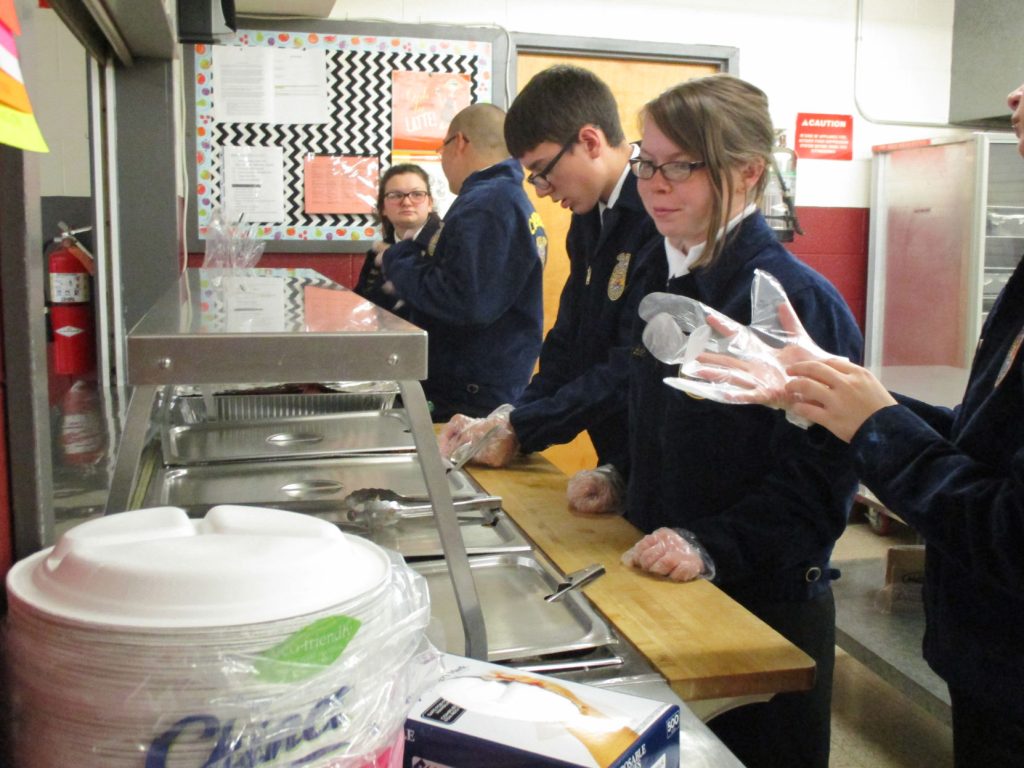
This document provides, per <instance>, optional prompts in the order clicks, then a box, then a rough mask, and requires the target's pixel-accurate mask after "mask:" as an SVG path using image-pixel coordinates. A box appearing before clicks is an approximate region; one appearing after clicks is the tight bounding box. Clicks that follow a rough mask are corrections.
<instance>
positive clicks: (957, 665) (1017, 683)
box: [851, 265, 1024, 719]
mask: <svg viewBox="0 0 1024 768" xmlns="http://www.w3.org/2000/svg"><path fill="white" fill-rule="evenodd" d="M1022 338H1024V265H1021V266H1018V267H1017V269H1016V271H1015V272H1014V274H1013V276H1012V278H1011V279H1010V281H1009V282H1008V283H1007V285H1006V288H1005V289H1004V290H1003V294H1002V296H1001V297H1000V298H999V300H998V301H997V303H996V305H995V306H994V307H993V309H992V312H991V313H990V314H989V318H988V320H987V322H986V324H985V327H984V328H983V331H982V342H981V343H980V345H979V347H978V351H977V353H976V355H975V359H974V364H973V366H972V368H971V375H970V379H969V381H968V384H967V392H966V393H965V395H964V400H963V403H962V404H961V405H959V406H958V407H957V408H956V409H952V410H951V409H948V408H940V407H937V406H931V405H926V404H925V403H921V402H918V401H916V400H912V399H910V398H905V397H900V396H897V398H898V399H899V400H900V402H901V405H895V406H891V407H889V408H883V409H882V410H881V411H878V412H877V413H876V414H874V415H873V416H872V417H871V418H869V419H868V420H867V421H866V422H865V423H864V424H863V425H862V426H861V428H860V429H859V430H858V431H857V434H855V435H854V437H853V440H852V442H851V447H852V449H853V455H854V466H855V467H856V469H857V471H858V472H859V474H860V477H861V480H862V481H863V482H864V484H865V485H867V486H868V487H869V488H870V489H871V490H872V491H873V492H874V493H875V494H876V495H877V496H878V497H879V499H881V500H882V502H883V503H884V504H885V505H886V506H887V507H889V508H890V509H892V510H893V511H894V512H896V513H897V514H899V515H900V516H901V517H903V519H905V520H906V521H907V522H909V523H910V524H911V525H912V526H914V528H916V529H917V530H918V531H919V532H920V533H921V534H922V535H923V536H924V539H925V542H926V545H927V546H926V556H925V587H924V597H925V615H926V617H927V627H926V630H925V636H924V655H925V658H926V659H927V660H928V663H929V664H930V665H931V666H932V668H933V669H934V670H935V671H936V672H937V673H938V674H939V675H940V676H941V677H942V678H943V679H945V680H946V682H948V683H949V685H950V686H951V687H953V688H957V689H960V690H962V691H964V692H966V693H969V694H973V695H975V696H983V697H985V700H986V701H989V702H991V703H992V706H994V707H1009V708H1010V709H1011V711H1013V712H1016V713H1018V716H1019V717H1020V718H1021V719H1024V362H1022V359H1021V355H1020V354H1019V351H1020V347H1021V340H1022Z"/></svg>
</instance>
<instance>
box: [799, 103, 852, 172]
mask: <svg viewBox="0 0 1024 768" xmlns="http://www.w3.org/2000/svg"><path fill="white" fill-rule="evenodd" d="M794 149H795V150H796V155H797V157H799V158H800V159H801V160H804V159H807V160H852V159H853V115H819V114H811V113H809V112H800V113H798V114H797V116H796V143H795V145H794Z"/></svg>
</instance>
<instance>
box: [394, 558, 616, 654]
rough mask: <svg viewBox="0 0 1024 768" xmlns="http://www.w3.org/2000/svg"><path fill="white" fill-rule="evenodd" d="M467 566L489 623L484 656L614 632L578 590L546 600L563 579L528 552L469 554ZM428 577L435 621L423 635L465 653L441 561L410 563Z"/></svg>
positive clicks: (561, 645) (582, 641)
mask: <svg viewBox="0 0 1024 768" xmlns="http://www.w3.org/2000/svg"><path fill="white" fill-rule="evenodd" d="M469 562H470V568H471V569H472V573H473V581H474V582H475V583H476V589H477V594H478V595H479V596H480V605H481V607H482V608H483V613H484V625H485V626H486V627H487V646H488V648H487V658H488V659H489V660H490V661H509V660H514V659H522V658H531V657H537V656H544V655H549V654H556V653H565V652H568V651H579V652H584V651H587V650H589V649H591V648H596V647H598V646H603V645H607V644H609V643H611V642H613V641H614V635H613V634H612V632H611V630H610V629H609V627H608V625H607V624H606V623H605V621H604V620H603V619H602V618H601V617H600V616H599V615H598V614H597V613H596V612H595V611H594V609H593V608H591V607H590V605H589V604H588V602H587V601H586V598H584V597H583V596H582V595H581V594H579V593H570V594H569V595H567V596H566V597H565V599H563V600H561V601H559V602H553V603H552V602H546V601H545V600H544V596H545V595H548V594H550V593H551V592H553V591H554V589H555V587H556V585H557V584H558V583H559V582H560V581H561V580H562V579H561V577H559V576H557V575H556V574H555V573H554V572H553V571H552V570H551V569H549V568H548V567H546V566H545V565H544V564H543V563H541V562H540V561H539V560H538V559H537V558H536V557H535V556H534V555H533V554H532V553H507V554H498V555H486V556H476V557H471V558H470V560H469ZM411 565H412V567H413V568H415V569H416V570H417V571H419V572H420V573H421V574H423V576H425V577H426V579H427V585H428V587H429V589H430V606H431V614H432V616H433V619H434V620H433V621H431V623H430V626H429V627H428V629H427V636H428V637H429V638H430V640H431V641H432V642H433V643H434V645H436V646H437V647H438V648H440V649H442V650H445V651H448V652H449V653H454V654H456V655H461V654H463V653H464V652H465V640H464V638H463V632H462V623H461V622H460V620H459V610H458V607H457V606H456V604H455V596H454V593H453V591H452V585H451V580H450V578H449V576H448V566H447V563H445V562H444V561H424V562H414V563H412V564H411Z"/></svg>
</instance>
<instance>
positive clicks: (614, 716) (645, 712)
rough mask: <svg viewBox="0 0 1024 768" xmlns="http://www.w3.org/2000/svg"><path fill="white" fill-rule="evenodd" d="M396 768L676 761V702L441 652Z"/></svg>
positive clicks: (635, 765)
mask: <svg viewBox="0 0 1024 768" xmlns="http://www.w3.org/2000/svg"><path fill="white" fill-rule="evenodd" d="M442 662H443V668H444V671H443V674H442V677H441V680H440V681H439V682H438V683H437V684H435V685H434V686H433V687H432V688H430V689H428V690H427V692H426V693H424V694H423V695H422V696H421V697H420V698H419V700H418V701H417V702H416V704H415V705H414V706H413V707H412V709H411V710H410V714H409V716H408V718H407V719H406V723H405V762H404V766H405V768H479V766H482V765H486V766H488V768H513V767H516V768H520V767H521V766H524V765H529V766H531V768H533V767H544V766H547V767H549V768H554V767H555V766H558V768H583V767H584V766H585V767H586V768H678V766H679V725H680V715H679V707H678V706H676V705H674V704H664V703H662V702H660V701H653V700H651V699H643V698H640V697H637V696H630V695H628V694H624V693H619V692H617V691H611V690H606V689H604V688H596V687H594V686H589V685H581V684H579V683H571V682H567V681H564V680H558V679H555V678H553V677H546V676H544V675H536V674H530V673H527V672H521V671H519V670H516V669H511V668H508V667H502V666H499V665H497V664H488V663H486V662H482V661H477V660H474V659H466V658H462V657H460V656H452V655H450V654H444V655H443V658H442Z"/></svg>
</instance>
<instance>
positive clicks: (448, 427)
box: [438, 403, 519, 467]
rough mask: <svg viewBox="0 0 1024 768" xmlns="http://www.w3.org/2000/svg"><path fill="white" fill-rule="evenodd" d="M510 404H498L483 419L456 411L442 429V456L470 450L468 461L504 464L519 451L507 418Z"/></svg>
mask: <svg viewBox="0 0 1024 768" xmlns="http://www.w3.org/2000/svg"><path fill="white" fill-rule="evenodd" d="M512 411H513V406H511V405H509V404H508V403H506V404H505V405H499V406H498V407H497V408H495V409H494V410H493V411H491V413H490V414H488V415H487V416H485V417H484V418H482V419H474V418H472V417H469V416H465V415H464V414H461V413H457V414H455V415H454V416H452V418H451V419H450V420H449V421H448V423H447V424H445V425H444V426H443V427H442V428H441V433H440V435H439V437H438V444H439V446H440V449H441V455H442V456H444V457H445V458H446V459H452V457H453V456H456V455H457V453H456V452H460V453H461V452H463V451H466V450H469V451H470V452H471V454H472V457H471V458H470V462H471V463H473V464H480V465H482V466H485V467H506V466H508V465H509V463H510V462H511V461H512V459H513V458H515V456H516V454H517V453H518V452H519V440H518V439H517V438H516V432H515V430H514V429H513V428H512V424H511V423H510V421H509V415H510V414H511V413H512Z"/></svg>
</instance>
